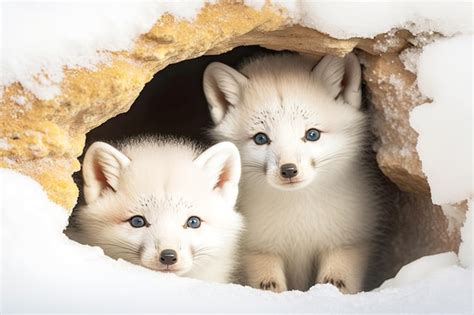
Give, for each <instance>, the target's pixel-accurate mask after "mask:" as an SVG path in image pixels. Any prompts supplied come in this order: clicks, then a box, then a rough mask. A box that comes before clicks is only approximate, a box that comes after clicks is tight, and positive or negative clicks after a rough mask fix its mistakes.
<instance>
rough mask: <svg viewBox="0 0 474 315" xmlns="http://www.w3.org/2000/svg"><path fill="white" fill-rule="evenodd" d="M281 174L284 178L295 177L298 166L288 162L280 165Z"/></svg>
mask: <svg viewBox="0 0 474 315" xmlns="http://www.w3.org/2000/svg"><path fill="white" fill-rule="evenodd" d="M280 175H281V177H283V178H293V177H295V176H296V175H298V167H297V166H296V165H295V164H293V163H286V164H283V165H282V166H280Z"/></svg>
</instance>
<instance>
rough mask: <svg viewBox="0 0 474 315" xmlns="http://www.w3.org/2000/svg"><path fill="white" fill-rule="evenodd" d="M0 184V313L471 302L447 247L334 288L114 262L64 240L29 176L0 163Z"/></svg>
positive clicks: (58, 219)
mask: <svg viewBox="0 0 474 315" xmlns="http://www.w3.org/2000/svg"><path fill="white" fill-rule="evenodd" d="M0 185H1V186H0V192H1V194H0V196H1V197H2V198H3V201H2V209H1V210H2V223H1V224H2V232H1V233H2V234H1V237H2V246H3V252H2V279H0V280H1V281H0V282H1V286H2V300H3V301H2V303H3V304H2V308H1V310H0V311H1V313H13V312H28V313H29V312H34V313H40V312H45V313H50V312H61V313H64V312H94V313H96V312H130V313H131V312H134V313H141V312H272V313H276V312H291V313H296V312H338V313H340V312H359V313H360V312H378V313H380V312H384V313H388V312H441V313H443V312H456V313H469V312H470V311H471V307H472V305H471V297H472V286H471V280H470V279H471V278H472V269H465V268H462V267H460V266H458V265H457V258H456V255H455V254H454V253H444V254H440V255H435V256H430V257H425V258H422V259H420V260H418V261H415V262H413V263H411V264H409V265H407V266H405V267H404V268H403V269H402V270H401V271H400V273H399V274H398V275H397V276H396V277H395V278H394V279H392V280H388V281H387V282H386V283H385V284H384V285H383V287H382V288H380V289H378V290H375V291H373V292H365V293H359V294H356V295H343V294H341V293H340V292H339V291H338V290H337V289H336V288H335V287H333V286H331V285H328V284H326V285H316V286H314V287H313V288H311V289H310V290H309V291H308V292H299V291H290V292H285V293H282V294H276V293H271V292H265V291H260V290H255V289H251V288H249V287H243V286H240V285H236V284H228V285H223V284H211V283H206V282H202V281H198V280H193V279H187V278H178V277H176V276H174V275H170V274H162V273H159V272H155V271H152V270H148V269H145V268H143V267H139V266H135V265H132V264H129V263H127V262H125V261H121V260H119V261H115V260H113V259H111V258H109V257H107V256H104V254H103V252H102V250H101V249H100V248H97V247H90V246H84V245H80V244H78V243H75V242H73V241H71V240H69V239H68V238H67V237H66V236H65V235H64V234H63V233H62V231H63V229H64V228H65V226H66V224H67V219H68V216H67V214H66V210H65V209H62V208H61V207H59V206H57V205H56V204H54V203H52V202H51V201H49V200H48V198H47V196H46V194H45V192H44V191H43V190H42V188H41V186H40V185H39V184H38V183H37V182H35V181H34V180H32V179H31V178H28V177H26V176H24V175H21V174H19V173H16V172H14V171H11V170H6V169H0ZM19 187H21V189H18V188H19ZM453 292H455V294H453Z"/></svg>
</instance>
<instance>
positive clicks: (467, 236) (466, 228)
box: [459, 198, 474, 268]
mask: <svg viewBox="0 0 474 315" xmlns="http://www.w3.org/2000/svg"><path fill="white" fill-rule="evenodd" d="M468 205H469V210H468V211H467V213H466V221H465V222H464V225H463V226H462V228H461V238H462V241H461V245H460V246H459V260H460V261H461V265H463V266H464V267H466V268H468V267H471V268H472V260H473V257H472V256H473V253H472V249H473V248H474V244H472V217H473V214H472V212H473V211H474V210H472V208H473V206H474V204H473V200H472V198H471V199H469V203H468Z"/></svg>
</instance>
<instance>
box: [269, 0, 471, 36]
mask: <svg viewBox="0 0 474 315" xmlns="http://www.w3.org/2000/svg"><path fill="white" fill-rule="evenodd" d="M272 3H275V4H280V5H281V6H283V7H287V8H288V9H289V11H290V13H289V14H290V16H291V17H292V18H293V19H294V20H295V21H299V22H300V23H301V24H303V25H304V26H307V27H310V28H314V29H317V30H319V31H321V32H323V33H327V34H330V35H331V36H333V37H336V38H350V37H374V36H375V35H378V34H381V33H385V32H388V31H390V30H391V29H392V28H404V29H408V30H410V31H411V32H412V33H414V34H417V33H421V32H431V33H432V32H439V33H442V34H444V35H446V36H450V35H454V34H457V33H470V32H472V3H470V2H451V1H444V2H443V1H437V2H434V1H419V2H417V1H380V2H377V1H366V2H360V1H305V0H298V1H287V0H272Z"/></svg>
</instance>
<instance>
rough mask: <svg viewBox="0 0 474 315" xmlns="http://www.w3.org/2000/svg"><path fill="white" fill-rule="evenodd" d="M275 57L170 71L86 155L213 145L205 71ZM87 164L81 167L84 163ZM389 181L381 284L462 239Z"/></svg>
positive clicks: (232, 58)
mask: <svg viewBox="0 0 474 315" xmlns="http://www.w3.org/2000/svg"><path fill="white" fill-rule="evenodd" d="M270 53H278V52H276V51H274V50H269V49H266V48H262V47H260V46H240V47H237V48H234V49H233V50H231V51H229V52H226V53H223V54H220V55H204V56H201V57H198V58H195V59H190V60H185V61H181V62H179V63H176V64H171V65H169V66H167V67H166V68H164V69H163V70H161V71H159V72H158V73H156V74H155V76H154V78H153V79H152V80H151V81H150V82H148V83H147V84H146V85H145V87H144V89H143V90H142V92H141V93H140V95H139V96H138V98H137V99H136V100H135V102H134V103H133V105H132V106H131V108H130V110H129V111H128V112H126V113H122V114H119V115H118V116H116V117H114V118H112V119H109V120H108V121H106V122H105V123H103V124H102V125H100V126H98V127H96V128H95V129H93V130H91V131H90V132H89V133H88V134H87V138H86V146H85V149H84V151H83V152H86V150H87V148H88V146H90V145H91V144H92V143H93V142H95V141H105V142H115V141H120V140H123V139H127V138H130V137H134V136H139V135H172V136H178V137H186V138H189V139H192V140H197V141H199V142H201V143H204V144H207V145H208V144H210V143H211V140H210V138H209V137H208V135H207V130H208V129H209V128H210V127H211V126H212V121H211V117H210V114H209V109H208V105H207V101H206V98H205V96H204V92H203V88H202V75H203V72H204V70H205V68H206V66H207V65H208V64H210V63H211V62H214V61H219V62H222V63H225V64H227V65H229V66H232V67H237V66H238V65H239V64H240V63H241V62H242V61H243V60H245V59H247V58H251V57H255V56H258V55H260V54H270ZM316 55H317V54H316ZM363 92H364V95H363V98H364V106H366V107H368V108H366V110H369V111H370V110H371V105H370V92H367V91H366V89H365V88H364V82H363ZM82 158H83V156H81V157H80V158H79V161H81V162H82ZM74 180H75V182H76V183H77V185H78V187H79V191H80V197H79V200H78V203H77V205H81V204H83V202H84V201H83V195H82V181H81V175H80V172H77V173H75V174H74ZM386 180H387V183H388V185H389V186H390V189H391V191H392V194H391V195H393V196H394V199H396V201H395V203H393V205H394V206H393V208H391V209H389V210H388V211H387V220H388V221H390V223H389V224H388V227H387V229H388V230H387V231H388V234H389V236H388V238H387V240H385V241H386V242H387V248H386V250H387V255H386V260H387V261H386V264H387V266H386V272H384V275H383V276H381V277H380V279H378V281H377V284H380V283H381V282H382V281H383V280H385V279H387V278H390V277H393V276H394V275H395V274H396V272H398V270H399V269H400V267H401V266H403V265H404V264H406V263H408V262H411V261H413V260H415V259H417V258H419V257H422V256H424V255H429V254H435V253H439V252H442V251H445V250H446V249H451V250H457V246H458V244H459V240H458V239H459V237H458V236H454V237H453V236H450V235H448V234H447V232H446V229H447V223H446V220H445V218H444V216H443V213H442V210H441V208H440V207H437V206H434V205H433V204H432V203H431V200H430V199H429V198H428V197H426V196H421V195H416V194H413V193H409V192H403V191H401V190H399V189H398V187H396V185H395V184H393V183H391V181H390V180H389V179H388V178H386ZM76 209H77V206H76ZM76 209H75V210H76ZM414 211H415V212H416V213H417V215H415V216H413V215H412V212H414ZM423 220H431V221H433V223H434V224H433V225H432V226H431V227H430V228H429V230H428V231H427V230H426V229H425V230H423V229H421V228H420V227H421V226H423V227H426V226H427V225H426V224H425V223H424V222H423ZM440 222H441V223H440ZM428 226H429V225H428Z"/></svg>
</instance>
